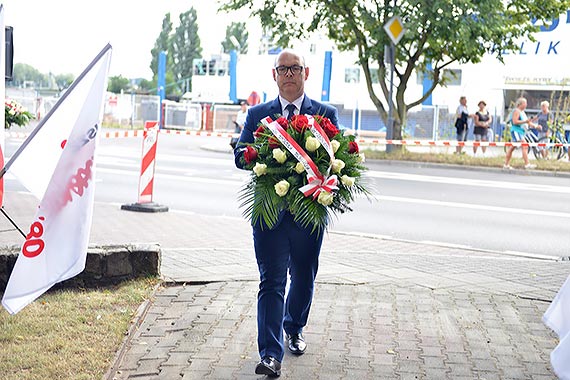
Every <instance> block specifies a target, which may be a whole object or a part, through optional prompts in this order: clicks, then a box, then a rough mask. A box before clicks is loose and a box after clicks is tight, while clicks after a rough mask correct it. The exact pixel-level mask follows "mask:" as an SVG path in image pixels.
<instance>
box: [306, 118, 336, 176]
mask: <svg viewBox="0 0 570 380" xmlns="http://www.w3.org/2000/svg"><path fill="white" fill-rule="evenodd" d="M305 116H306V117H307V120H308V121H309V130H310V131H311V132H313V136H315V138H316V139H317V140H319V142H320V143H321V145H322V146H323V147H324V148H325V150H326V151H327V153H328V154H329V157H330V158H331V165H332V162H333V161H334V152H333V148H332V145H331V141H330V140H329V137H328V136H327V134H326V133H325V131H324V130H323V128H322V127H321V126H320V125H319V124H318V123H315V118H314V117H312V116H311V115H305ZM329 170H330V167H329Z"/></svg>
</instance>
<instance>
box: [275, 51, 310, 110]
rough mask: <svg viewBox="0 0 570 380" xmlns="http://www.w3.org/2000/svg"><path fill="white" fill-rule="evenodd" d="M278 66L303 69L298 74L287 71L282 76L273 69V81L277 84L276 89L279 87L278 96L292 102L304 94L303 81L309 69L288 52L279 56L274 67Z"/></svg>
mask: <svg viewBox="0 0 570 380" xmlns="http://www.w3.org/2000/svg"><path fill="white" fill-rule="evenodd" d="M280 66H281V67H283V66H286V67H293V66H298V67H302V68H303V69H302V70H301V72H300V73H294V72H293V70H287V72H285V73H283V74H279V73H278V72H277V70H276V69H275V68H273V79H274V80H275V82H277V87H279V95H281V96H282V97H283V98H285V99H286V100H288V101H289V102H292V101H294V100H295V99H297V98H299V97H300V96H301V95H303V93H304V92H305V80H306V79H307V78H308V77H309V69H308V68H307V67H305V64H304V62H303V61H302V59H301V57H299V56H297V55H295V54H293V53H290V52H284V53H281V54H280V55H279V57H278V58H277V62H276V64H275V67H280Z"/></svg>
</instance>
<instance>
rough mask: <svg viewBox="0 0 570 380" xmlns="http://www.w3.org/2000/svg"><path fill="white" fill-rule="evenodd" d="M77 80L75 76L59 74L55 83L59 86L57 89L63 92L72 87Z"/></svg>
mask: <svg viewBox="0 0 570 380" xmlns="http://www.w3.org/2000/svg"><path fill="white" fill-rule="evenodd" d="M74 80H75V76H74V75H73V74H69V73H68V74H57V75H56V76H55V83H56V84H57V88H58V89H60V90H63V89H64V88H68V87H69V86H71V84H72V83H73V81H74Z"/></svg>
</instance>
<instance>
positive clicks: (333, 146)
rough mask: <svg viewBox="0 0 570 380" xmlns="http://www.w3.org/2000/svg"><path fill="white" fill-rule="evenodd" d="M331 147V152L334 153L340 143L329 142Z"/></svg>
mask: <svg viewBox="0 0 570 380" xmlns="http://www.w3.org/2000/svg"><path fill="white" fill-rule="evenodd" d="M331 146H332V149H333V152H334V153H336V151H337V150H338V148H340V143H339V142H338V141H336V140H333V141H331Z"/></svg>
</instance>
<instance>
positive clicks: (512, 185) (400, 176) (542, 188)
mask: <svg viewBox="0 0 570 380" xmlns="http://www.w3.org/2000/svg"><path fill="white" fill-rule="evenodd" d="M366 176H368V177H373V178H382V179H395V180H402V181H417V182H431V183H442V184H451V185H464V186H479V187H493V188H497V189H508V190H527V191H538V192H550V193H564V194H570V186H554V185H540V184H534V183H522V182H513V181H488V180H480V179H469V178H456V177H455V178H454V177H440V176H427V175H420V174H407V173H392V172H383V171H375V170H370V171H368V172H366ZM569 185H570V181H569Z"/></svg>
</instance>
